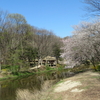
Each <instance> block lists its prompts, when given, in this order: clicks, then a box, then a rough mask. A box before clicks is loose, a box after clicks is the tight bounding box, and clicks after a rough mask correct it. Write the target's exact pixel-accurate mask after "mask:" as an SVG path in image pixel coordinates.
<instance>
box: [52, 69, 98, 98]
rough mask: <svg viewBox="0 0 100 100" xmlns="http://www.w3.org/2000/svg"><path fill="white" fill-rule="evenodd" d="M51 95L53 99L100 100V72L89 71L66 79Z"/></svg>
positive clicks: (56, 86)
mask: <svg viewBox="0 0 100 100" xmlns="http://www.w3.org/2000/svg"><path fill="white" fill-rule="evenodd" d="M50 95H51V98H53V99H51V100H100V74H99V73H96V72H91V71H88V72H84V73H80V74H77V75H75V76H73V77H70V78H67V79H64V80H62V81H61V82H60V83H59V84H57V85H55V88H54V90H53V92H52V93H51V94H50Z"/></svg>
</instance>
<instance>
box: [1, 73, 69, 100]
mask: <svg viewBox="0 0 100 100" xmlns="http://www.w3.org/2000/svg"><path fill="white" fill-rule="evenodd" d="M65 77H68V74H66V72H57V73H52V74H50V73H49V72H48V73H43V74H41V75H40V74H39V75H38V74H37V75H31V76H27V77H23V78H20V79H19V78H18V79H13V80H7V81H4V82H0V100H16V91H17V90H18V89H22V90H23V89H28V90H31V91H33V92H34V91H35V90H38V91H39V90H41V88H42V85H43V84H44V83H45V81H47V80H48V81H51V80H53V83H52V84H55V83H56V82H58V81H59V80H60V79H61V78H65Z"/></svg>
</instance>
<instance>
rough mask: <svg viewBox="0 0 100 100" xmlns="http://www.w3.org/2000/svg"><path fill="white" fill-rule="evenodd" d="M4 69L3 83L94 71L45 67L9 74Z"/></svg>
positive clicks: (88, 67)
mask: <svg viewBox="0 0 100 100" xmlns="http://www.w3.org/2000/svg"><path fill="white" fill-rule="evenodd" d="M96 69H97V71H100V69H99V67H98V66H97V67H96ZM4 70H6V69H3V71H2V72H1V73H0V81H5V80H12V79H17V78H23V77H28V76H30V75H42V74H49V75H51V76H53V75H56V74H59V73H61V72H66V73H69V74H72V73H74V74H77V73H81V72H84V71H87V70H94V68H93V66H92V65H90V66H84V65H82V66H80V67H75V68H68V69H67V68H64V65H58V67H55V68H52V67H48V66H47V67H45V68H43V69H42V70H41V68H40V69H35V70H27V71H19V72H9V71H4Z"/></svg>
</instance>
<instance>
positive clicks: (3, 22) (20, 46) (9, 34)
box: [0, 11, 62, 70]
mask: <svg viewBox="0 0 100 100" xmlns="http://www.w3.org/2000/svg"><path fill="white" fill-rule="evenodd" d="M61 46H62V42H61V38H60V37H58V36H56V35H55V34H54V33H53V32H52V31H48V30H46V29H38V28H36V27H34V26H31V25H29V24H28V23H27V21H26V19H25V17H24V16H22V15H21V14H10V13H8V12H5V11H0V62H1V65H0V66H1V67H2V68H4V67H11V66H12V69H13V68H15V69H16V70H20V69H21V68H25V67H26V68H27V67H30V62H31V61H34V60H35V59H43V58H44V57H46V56H53V57H56V59H59V57H60V52H61V50H60V47H61ZM1 67H0V69H1Z"/></svg>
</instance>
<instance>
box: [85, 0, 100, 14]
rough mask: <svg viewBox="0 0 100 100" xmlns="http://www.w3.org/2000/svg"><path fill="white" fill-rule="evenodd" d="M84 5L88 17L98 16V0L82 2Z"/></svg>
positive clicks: (99, 5)
mask: <svg viewBox="0 0 100 100" xmlns="http://www.w3.org/2000/svg"><path fill="white" fill-rule="evenodd" d="M84 3H85V4H87V6H86V10H87V11H88V12H89V14H90V15H93V16H100V0H84Z"/></svg>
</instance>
